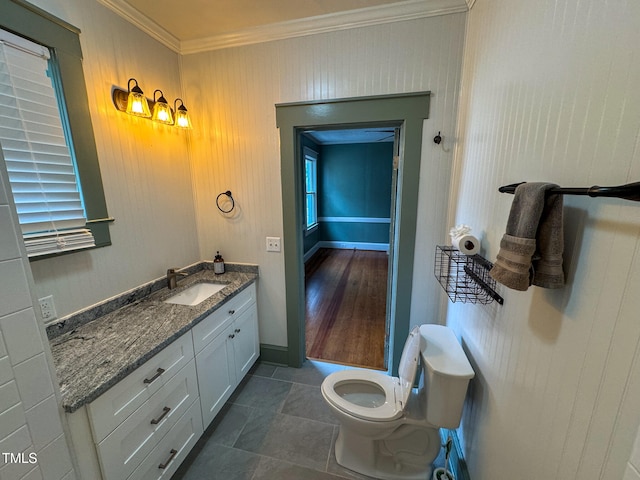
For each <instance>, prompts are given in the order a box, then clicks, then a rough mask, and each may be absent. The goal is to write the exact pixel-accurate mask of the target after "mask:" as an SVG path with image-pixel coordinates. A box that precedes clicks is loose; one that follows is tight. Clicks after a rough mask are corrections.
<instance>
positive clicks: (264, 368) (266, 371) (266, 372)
mask: <svg viewBox="0 0 640 480" xmlns="http://www.w3.org/2000/svg"><path fill="white" fill-rule="evenodd" d="M276 368H278V367H277V365H269V364H268V363H261V362H257V363H255V364H254V365H253V367H252V368H251V370H249V373H250V374H251V375H258V376H259V377H272V376H273V372H275V371H276Z"/></svg>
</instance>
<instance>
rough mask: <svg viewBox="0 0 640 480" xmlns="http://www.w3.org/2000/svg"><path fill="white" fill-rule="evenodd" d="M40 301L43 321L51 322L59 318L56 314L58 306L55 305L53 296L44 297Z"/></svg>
mask: <svg viewBox="0 0 640 480" xmlns="http://www.w3.org/2000/svg"><path fill="white" fill-rule="evenodd" d="M39 301H40V311H41V312H42V319H43V320H44V321H45V322H50V321H51V320H55V319H56V318H58V315H57V314H56V306H55V305H54V303H53V295H49V296H48V297H42V298H41V299H39Z"/></svg>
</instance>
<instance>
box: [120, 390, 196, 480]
mask: <svg viewBox="0 0 640 480" xmlns="http://www.w3.org/2000/svg"><path fill="white" fill-rule="evenodd" d="M201 435H202V417H201V415H200V405H199V404H198V402H194V403H193V404H192V405H191V407H189V409H188V410H187V412H186V413H185V414H184V415H183V416H182V418H180V420H178V422H177V423H176V424H175V425H174V426H173V428H171V430H169V433H167V434H166V435H165V436H164V438H163V439H162V440H160V443H158V446H157V447H156V448H154V449H153V450H152V451H151V453H150V454H149V455H148V456H147V457H146V458H145V459H144V460H143V461H142V463H141V464H140V466H139V467H138V468H136V469H135V471H134V472H133V473H132V474H131V476H130V477H129V478H128V480H159V479H167V480H168V479H169V478H171V475H173V474H174V472H175V471H176V469H177V468H178V466H179V465H180V464H181V463H182V461H183V460H184V459H185V457H186V456H187V455H188V454H189V451H190V450H191V449H192V448H193V446H194V445H195V444H196V442H197V441H198V438H200V436H201Z"/></svg>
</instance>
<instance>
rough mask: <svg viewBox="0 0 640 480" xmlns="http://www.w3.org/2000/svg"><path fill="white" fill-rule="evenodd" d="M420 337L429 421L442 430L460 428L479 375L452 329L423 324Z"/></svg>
mask: <svg viewBox="0 0 640 480" xmlns="http://www.w3.org/2000/svg"><path fill="white" fill-rule="evenodd" d="M420 336H421V339H420V342H421V345H420V354H421V357H422V367H423V375H424V378H423V379H422V380H423V382H424V385H423V388H424V392H423V393H424V394H425V395H426V409H427V421H428V422H429V423H431V424H432V425H435V426H437V427H440V428H457V427H458V425H460V418H461V416H462V405H463V403H464V398H465V395H466V393H467V386H468V384H469V380H470V379H471V378H473V377H474V375H475V372H474V371H473V368H471V364H470V363H469V360H468V359H467V356H466V355H465V354H464V351H463V350H462V346H461V345H460V343H458V339H457V338H456V336H455V335H454V333H453V331H452V330H451V329H450V328H448V327H445V326H442V325H429V324H427V325H421V326H420Z"/></svg>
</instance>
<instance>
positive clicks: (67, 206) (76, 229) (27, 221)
mask: <svg viewBox="0 0 640 480" xmlns="http://www.w3.org/2000/svg"><path fill="white" fill-rule="evenodd" d="M0 146H1V147H2V153H3V155H4V159H5V162H6V164H7V170H8V173H9V181H10V183H11V189H12V191H13V198H14V200H15V203H16V209H17V211H18V218H19V221H20V226H21V228H22V233H23V236H24V240H25V245H26V247H27V253H28V255H29V256H37V255H47V254H52V253H59V252H63V251H69V250H77V249H80V248H89V247H92V246H94V245H95V241H94V238H93V235H92V234H91V231H90V230H88V229H87V228H85V226H86V217H85V212H84V206H83V202H82V196H81V191H80V186H79V182H78V180H77V175H76V170H75V165H74V161H73V158H72V154H71V151H72V150H71V148H70V147H69V144H68V142H67V139H66V136H65V132H64V129H63V124H62V120H61V112H60V109H59V103H58V99H57V97H56V91H55V90H54V87H53V84H52V79H51V77H50V76H49V51H48V49H47V48H45V47H42V46H40V45H37V44H35V43H33V42H30V41H28V40H25V39H23V38H22V37H18V36H16V35H13V34H11V33H9V32H6V31H4V30H1V29H0Z"/></svg>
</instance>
